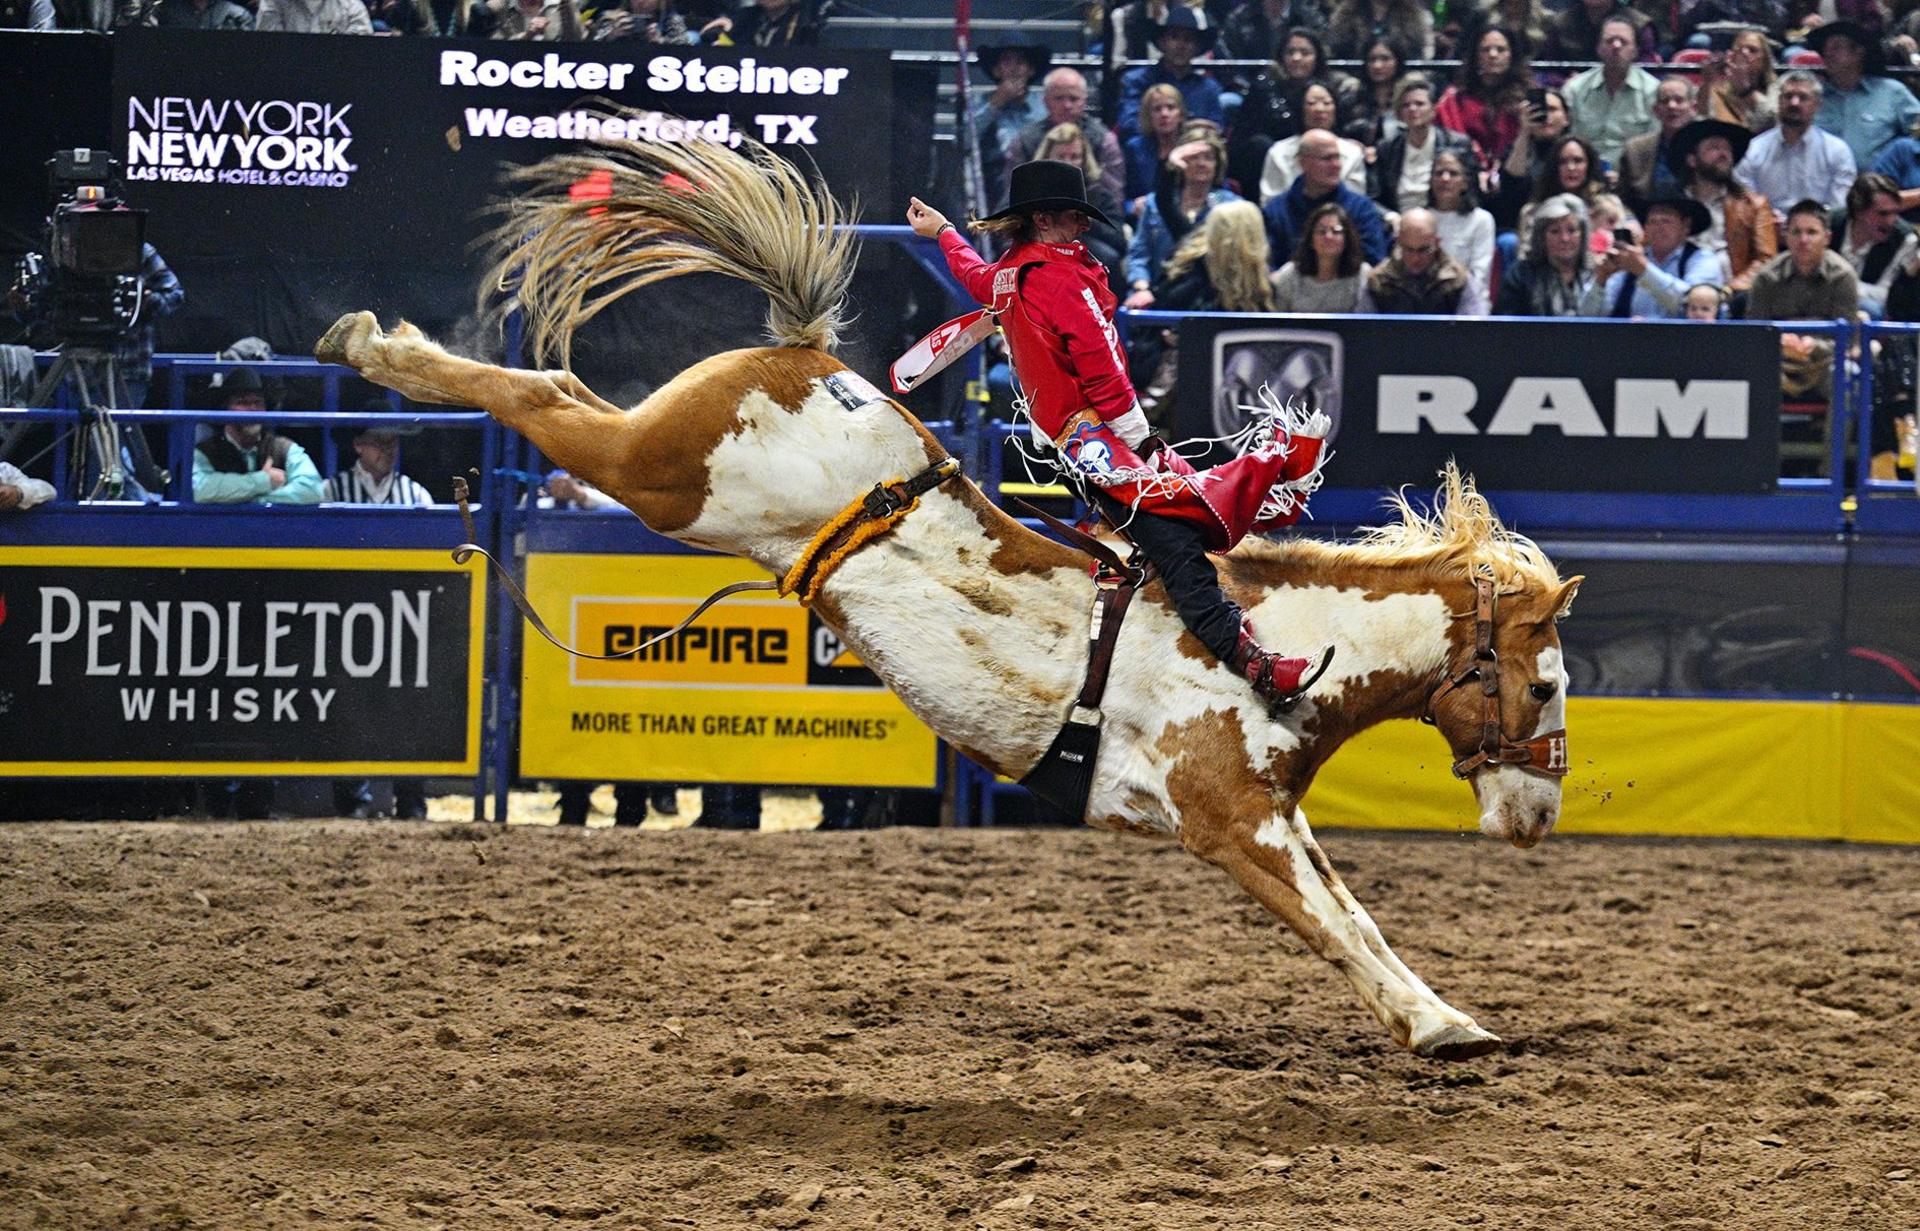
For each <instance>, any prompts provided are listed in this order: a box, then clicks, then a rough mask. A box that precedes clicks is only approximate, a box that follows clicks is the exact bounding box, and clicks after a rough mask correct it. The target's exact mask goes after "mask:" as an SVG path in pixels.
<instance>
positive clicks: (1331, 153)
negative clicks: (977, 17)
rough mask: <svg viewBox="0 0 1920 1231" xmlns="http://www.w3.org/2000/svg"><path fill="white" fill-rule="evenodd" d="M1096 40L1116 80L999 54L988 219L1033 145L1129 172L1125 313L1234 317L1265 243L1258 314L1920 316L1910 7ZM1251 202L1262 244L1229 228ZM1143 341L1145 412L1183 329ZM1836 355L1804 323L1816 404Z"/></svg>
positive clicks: (1368, 10)
mask: <svg viewBox="0 0 1920 1231" xmlns="http://www.w3.org/2000/svg"><path fill="white" fill-rule="evenodd" d="M1095 28H1096V29H1098V30H1099V31H1100V32H1101V33H1102V35H1103V36H1104V37H1105V38H1106V39H1107V40H1108V41H1109V44H1110V45H1109V48H1108V55H1107V59H1106V63H1107V64H1108V65H1109V66H1110V71H1111V72H1113V73H1117V74H1119V76H1118V84H1117V87H1116V86H1115V85H1114V84H1113V83H1111V82H1109V83H1108V85H1107V88H1106V89H1105V90H1104V92H1103V91H1102V90H1101V88H1100V83H1098V82H1095V83H1093V84H1091V85H1090V83H1089V81H1088V79H1087V76H1086V75H1085V74H1083V73H1082V72H1081V71H1080V70H1079V69H1077V68H1072V67H1067V66H1050V64H1049V62H1048V60H1047V59H1046V55H1045V53H1044V52H1043V51H1041V50H1039V49H1037V48H1021V47H1018V46H1000V47H995V48H992V49H990V50H989V51H988V52H987V53H984V54H983V56H982V61H981V63H982V67H983V68H984V69H985V70H986V71H987V72H988V73H989V75H991V76H992V77H993V78H994V79H995V81H996V82H997V83H998V86H997V88H996V89H995V91H994V92H993V94H992V96H991V97H990V98H988V99H986V100H984V101H982V102H980V103H978V105H977V112H976V119H977V120H978V121H979V124H978V131H979V132H980V133H981V134H982V145H983V149H984V156H985V158H986V160H987V162H988V164H989V166H990V169H991V174H990V175H989V176H988V177H987V180H986V182H987V183H988V184H989V185H991V186H993V187H994V188H995V189H996V190H997V192H998V193H999V196H998V198H997V199H989V201H988V202H987V204H988V206H989V208H992V207H995V206H997V205H998V204H1000V202H1001V201H1003V200H1004V193H1005V188H1006V183H1007V175H1008V173H1009V171H1010V170H1011V168H1012V166H1013V165H1015V164H1017V163H1018V162H1020V161H1023V160H1025V159H1027V158H1030V157H1033V156H1035V155H1036V154H1039V153H1040V152H1041V145H1040V142H1039V140H1038V139H1037V138H1038V136H1039V135H1040V134H1042V133H1044V134H1045V136H1046V139H1047V141H1049V142H1052V143H1057V144H1062V145H1064V146H1066V147H1068V148H1073V149H1076V150H1077V151H1079V152H1080V157H1078V158H1076V159H1074V161H1079V162H1080V163H1081V165H1082V166H1083V167H1084V168H1085V169H1086V170H1087V172H1088V176H1089V179H1090V180H1093V179H1095V178H1096V171H1097V172H1099V173H1100V175H1102V176H1106V177H1108V178H1109V179H1110V178H1111V176H1112V174H1113V172H1114V166H1115V160H1116V159H1117V160H1118V163H1119V166H1120V168H1121V170H1122V172H1123V176H1124V182H1123V184H1122V187H1121V190H1120V191H1121V199H1122V201H1123V203H1124V210H1123V215H1122V216H1123V217H1124V219H1125V225H1126V226H1127V227H1128V228H1129V229H1130V230H1131V235H1130V237H1129V241H1128V244H1127V248H1126V254H1125V257H1124V259H1123V260H1121V261H1119V262H1109V267H1110V269H1111V271H1112V276H1113V281H1114V287H1115V290H1116V292H1117V293H1119V294H1120V295H1122V296H1123V297H1124V300H1125V303H1126V304H1127V306H1129V307H1131V308H1135V309H1140V308H1150V307H1159V308H1162V309H1174V310H1187V309H1190V308H1192V307H1194V306H1196V305H1210V306H1218V305H1219V304H1221V303H1222V302H1224V300H1225V298H1226V297H1225V296H1223V295H1222V294H1221V293H1220V292H1221V288H1220V287H1219V286H1218V285H1217V284H1218V282H1219V272H1220V270H1221V269H1222V268H1223V267H1225V266H1226V265H1227V264H1228V260H1229V258H1228V256H1227V255H1225V254H1231V259H1232V260H1233V261H1234V262H1235V263H1234V264H1233V265H1232V268H1234V269H1235V270H1239V269H1243V268H1244V265H1245V262H1246V260H1248V259H1249V258H1250V254H1252V253H1254V252H1256V251H1259V252H1260V253H1261V255H1262V257H1263V259H1264V261H1265V265H1266V273H1267V286H1266V288H1265V290H1264V291H1263V292H1262V293H1260V294H1257V295H1256V294H1251V293H1249V292H1248V291H1247V288H1246V285H1245V280H1244V279H1243V278H1240V277H1237V276H1235V277H1233V278H1232V279H1231V283H1230V284H1231V285H1233V286H1234V287H1236V288H1237V289H1236V291H1235V292H1234V294H1233V296H1232V298H1233V299H1235V300H1237V301H1239V302H1244V303H1246V304H1249V305H1251V308H1250V310H1279V311H1295V312H1308V313H1344V312H1359V313H1368V312H1372V313H1423V314H1435V313H1437V314H1444V315H1484V314H1487V313H1490V312H1491V313H1497V314H1501V315H1517V316H1561V317H1611V318H1620V319H1635V318H1637V319H1654V318H1659V319H1672V320H1694V321H1713V320H1726V319H1735V318H1743V317H1744V318H1750V319H1775V320H1784V319H1796V318H1798V317H1800V316H1801V315H1806V314H1810V315H1812V316H1815V317H1818V318H1822V319H1831V318H1833V317H1835V316H1843V317H1852V316H1855V315H1858V316H1860V317H1861V318H1890V319H1900V320H1913V319H1920V238H1917V237H1916V234H1915V231H1914V229H1913V226H1912V225H1911V224H1912V222H1913V221H1914V220H1917V219H1920V132H1916V128H1915V126H1916V123H1920V99H1916V97H1915V96H1914V94H1913V91H1912V90H1911V89H1910V88H1909V87H1908V85H1907V84H1906V83H1905V82H1904V81H1903V80H1901V79H1899V78H1897V77H1895V76H1892V75H1890V72H1889V66H1890V65H1895V64H1898V65H1902V66H1908V67H1911V66H1914V65H1916V64H1920V45H1916V42H1915V36H1916V34H1920V4H1916V3H1913V2H1912V0H1906V2H1904V3H1901V4H1897V5H1895V6H1893V7H1888V6H1887V5H1885V4H1883V3H1881V2H1880V0H1852V2H1848V0H1840V2H1839V3H1837V4H1832V3H1829V4H1815V3H1811V2H1810V0H1789V2H1786V3H1781V2H1778V0H1674V2H1669V3H1654V2H1647V3H1640V4H1636V5H1633V6H1627V5H1622V4H1620V3H1618V2H1617V0H1563V2H1560V3H1552V2H1549V3H1546V4H1542V3H1541V2H1540V0H1480V2H1479V3H1473V2H1469V3H1466V4H1445V5H1441V4H1435V5H1433V6H1432V7H1429V6H1427V5H1425V4H1422V3H1418V2H1417V0H1239V2H1237V3H1220V2H1216V0H1135V2H1134V3H1127V4H1120V5H1115V6H1113V7H1112V9H1111V11H1110V12H1108V13H1107V14H1106V15H1105V17H1104V19H1103V20H1102V21H1101V22H1099V23H1098V24H1097V25H1096V27H1095ZM1142 60H1145V61H1149V62H1148V63H1145V64H1142V63H1140V61H1142ZM1436 60H1438V61H1439V62H1437V63H1436V62H1434V61H1436ZM1449 60H1451V61H1453V63H1452V64H1451V65H1449V64H1448V63H1446V61H1449ZM1420 61H1427V63H1424V64H1422V63H1420ZM1349 66H1351V68H1352V70H1353V71H1343V69H1345V68H1348V67H1349ZM1015 81H1025V82H1027V83H1028V84H1027V94H1028V97H1027V98H1026V99H1024V100H1023V99H1022V98H1021V97H1020V96H1019V93H1018V91H1017V89H1016V88H1015V87H1014V85H1013V84H1012V83H1013V82H1015ZM1101 97H1107V98H1111V99H1113V100H1114V102H1113V105H1112V106H1111V107H1110V108H1108V109H1107V110H1106V111H1105V112H1104V113H1102V112H1101V111H1100V110H1099V109H1098V108H1097V107H1095V106H1092V105H1090V100H1097V99H1099V98H1101ZM1010 116H1021V117H1025V120H1024V122H1025V125H1026V127H1025V129H1024V130H1021V131H1024V132H1025V133H1026V134H1027V135H1026V136H1025V138H1024V139H1023V138H1022V137H1021V136H1020V135H1019V134H1018V133H1017V132H1016V133H1015V135H1014V136H1012V137H1009V136H1008V135H1007V134H1008V133H1009V132H1010V131H1013V130H1012V129H1011V128H1010V126H1009V125H1010V122H1009V119H1008V117H1010ZM1075 127H1077V128H1079V129H1080V130H1081V133H1082V134H1083V135H1084V137H1085V138H1086V140H1085V141H1084V142H1082V143H1079V144H1077V145H1076V144H1075V143H1074V142H1073V141H1072V140H1071V137H1072V134H1071V132H1070V131H1069V130H1071V129H1072V128H1075ZM1240 201H1245V202H1247V203H1251V204H1257V205H1258V206H1259V207H1260V210H1261V217H1262V221H1263V223H1264V227H1263V229H1264V232H1265V235H1264V238H1265V241H1266V242H1265V244H1264V245H1260V246H1256V245H1252V244H1249V243H1247V242H1245V239H1244V230H1245V228H1244V219H1245V217H1246V215H1244V214H1239V213H1238V212H1236V214H1235V218H1236V219H1237V220H1238V221H1239V222H1240V224H1241V225H1240V227H1239V228H1238V229H1236V228H1234V227H1232V226H1228V225H1223V226H1221V227H1220V228H1218V229H1216V228H1214V227H1212V226H1210V225H1209V220H1210V218H1211V217H1212V215H1214V214H1215V213H1216V212H1218V211H1220V210H1222V209H1223V208H1224V207H1225V206H1226V205H1228V204H1230V203H1236V202H1240ZM1796 227H1798V228H1799V229H1800V230H1801V231H1804V232H1805V233H1806V234H1804V235H1802V236H1799V237H1798V238H1796V235H1795V228H1796ZM1816 232H1817V234H1816ZM1229 235H1238V236H1240V237H1241V238H1240V239H1239V240H1237V241H1236V242H1233V243H1230V244H1229V243H1224V242H1223V241H1224V240H1225V237H1227V236H1229ZM1095 254H1096V255H1097V256H1100V257H1101V258H1102V259H1103V260H1105V259H1106V255H1105V253H1104V252H1103V251H1102V250H1101V249H1100V248H1099V247H1096V248H1095ZM1209 279H1211V283H1210V282H1209ZM1816 309H1817V311H1816ZM1135 333H1136V337H1135V342H1134V354H1133V366H1134V369H1135V371H1134V375H1135V380H1136V384H1138V385H1139V386H1140V387H1141V388H1143V389H1145V390H1147V391H1148V394H1149V396H1148V397H1147V399H1146V400H1147V405H1148V407H1149V409H1150V410H1151V408H1152V406H1153V404H1154V403H1155V400H1156V399H1155V397H1154V396H1153V395H1154V394H1155V393H1157V392H1160V391H1162V390H1163V389H1164V388H1165V386H1166V385H1167V384H1168V376H1169V372H1168V369H1169V367H1170V364H1171V362H1172V361H1171V359H1170V357H1169V356H1170V352H1171V350H1172V347H1171V346H1170V345H1169V343H1170V340H1171V339H1170V338H1169V336H1168V335H1167V334H1166V333H1165V332H1164V331H1162V330H1158V329H1155V330H1136V331H1135ZM1902 349H1908V348H1902ZM1831 359H1832V355H1831V351H1830V349H1828V348H1827V347H1826V344H1825V343H1823V342H1819V341H1818V340H1817V339H1813V338H1809V337H1802V336H1799V335H1793V334H1789V335H1787V336H1786V337H1785V339H1784V341H1783V375H1782V380H1783V388H1784V389H1785V391H1786V392H1787V393H1788V395H1789V396H1790V397H1802V396H1824V395H1825V386H1824V383H1823V381H1824V379H1825V378H1824V377H1822V378H1820V379H1816V372H1815V369H1816V368H1817V367H1818V366H1819V364H1820V363H1821V362H1822V361H1826V362H1828V363H1830V362H1831ZM1860 359H1861V361H1862V362H1866V361H1869V360H1870V359H1871V357H1870V356H1861V357H1860ZM1906 367H1907V369H1908V371H1907V373H1906V374H1905V379H1904V381H1902V380H1901V379H1899V378H1900V377H1901V375H1902V374H1901V373H1898V372H1893V373H1884V375H1891V376H1894V377H1895V378H1896V379H1895V380H1894V381H1893V382H1892V383H1891V384H1889V385H1888V388H1889V389H1890V390H1894V391H1897V392H1898V394H1899V395H1900V396H1910V391H1911V373H1910V369H1911V367H1912V364H1911V362H1908V363H1907V364H1906Z"/></svg>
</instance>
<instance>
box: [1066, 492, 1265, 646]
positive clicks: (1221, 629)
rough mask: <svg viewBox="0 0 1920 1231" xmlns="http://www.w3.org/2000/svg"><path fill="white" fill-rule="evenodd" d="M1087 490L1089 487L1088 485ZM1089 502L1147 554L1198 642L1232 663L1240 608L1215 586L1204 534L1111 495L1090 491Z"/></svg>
mask: <svg viewBox="0 0 1920 1231" xmlns="http://www.w3.org/2000/svg"><path fill="white" fill-rule="evenodd" d="M1088 486H1089V487H1090V488H1091V484H1089V485H1088ZM1092 491H1093V498H1094V501H1095V503H1097V504H1098V505H1099V506H1100V512H1101V513H1102V514H1104V515H1105V516H1106V518H1107V520H1108V521H1109V522H1111V523H1112V524H1113V525H1116V526H1125V527H1126V528H1127V534H1128V535H1129V536H1131V537H1132V539H1133V541H1134V542H1136V543H1138V544H1139V545H1140V550H1141V551H1144V552H1146V553H1147V559H1149V560H1151V561H1153V567H1154V568H1155V569H1156V570H1158V572H1159V574H1160V581H1161V584H1163V585H1164V586H1166V587H1167V594H1168V596H1169V597H1171V598H1172V599H1173V607H1174V610H1176V611H1178V612H1179V613H1180V618H1181V619H1182V620H1184V621H1185V622H1186V625H1187V628H1188V629H1190V630H1191V631H1192V632H1193V635H1194V636H1196V637H1198V638H1200V643H1201V644H1202V645H1204V646H1206V647H1207V649H1209V650H1211V651H1212V652H1213V656H1214V657H1215V658H1217V659H1219V660H1220V661H1221V662H1222V663H1231V662H1232V661H1233V651H1234V648H1235V647H1236V646H1238V645H1239V643H1240V607H1239V605H1238V604H1236V603H1235V602H1234V601H1233V600H1232V599H1230V598H1228V597H1227V592H1226V591H1225V590H1222V589H1221V588H1220V574H1219V573H1217V572H1215V571H1214V568H1213V561H1211V560H1209V559H1207V548H1206V535H1205V534H1204V533H1203V532H1202V531H1201V529H1200V527H1198V526H1195V525H1192V524H1190V523H1188V522H1184V521H1180V520H1178V519H1177V518H1172V517H1156V516H1155V515H1153V514H1152V513H1146V512H1135V511H1134V510H1133V509H1131V508H1129V507H1127V506H1126V505H1124V504H1122V503H1121V502H1120V501H1118V500H1115V499H1114V498H1113V497H1112V496H1109V495H1108V494H1107V493H1105V492H1103V491H1101V490H1099V489H1098V488H1092Z"/></svg>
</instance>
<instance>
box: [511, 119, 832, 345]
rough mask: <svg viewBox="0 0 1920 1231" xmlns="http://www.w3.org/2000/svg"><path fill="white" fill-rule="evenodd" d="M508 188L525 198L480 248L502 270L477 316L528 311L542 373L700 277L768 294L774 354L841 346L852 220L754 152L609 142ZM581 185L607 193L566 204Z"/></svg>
mask: <svg viewBox="0 0 1920 1231" xmlns="http://www.w3.org/2000/svg"><path fill="white" fill-rule="evenodd" d="M601 114H603V115H604V116H607V117H609V118H611V117H624V116H627V115H630V114H632V112H630V111H627V110H621V109H606V110H604V111H603V112H602V113H601ZM506 178H507V180H508V182H509V183H510V184H512V185H513V186H514V187H515V189H516V190H517V192H516V195H515V196H513V197H511V198H509V199H507V200H505V201H503V202H501V203H500V204H499V205H498V206H497V207H496V209H497V212H498V213H499V214H501V215H502V217H503V220H502V221H501V222H500V223H499V225H498V226H496V227H495V228H494V230H493V231H492V232H491V233H490V234H488V235H487V237H486V239H485V240H484V241H483V242H484V243H485V244H486V245H487V247H488V249H489V250H490V252H491V253H492V255H493V258H494V264H493V267H492V269H491V270H490V271H489V274H488V277H487V278H486V279H485V280H484V281H483V282H482V284H481V286H482V290H481V306H482V309H483V311H486V312H489V313H492V314H498V315H504V313H505V312H507V311H509V310H511V309H513V308H516V307H517V308H519V309H520V310H521V311H522V313H523V314H524V315H525V317H526V321H527V340H528V342H529V344H530V349H531V351H532V354H533V355H534V356H535V362H545V361H548V360H557V361H559V362H560V363H561V364H562V365H565V364H566V363H567V362H568V359H569V354H570V351H571V349H572V344H573V335H574V333H575V331H576V330H578V329H579V328H580V327H581V326H582V325H585V324H586V323H587V322H588V321H590V320H592V319H593V317H594V316H596V315H598V314H599V313H600V312H601V311H602V310H603V309H605V308H606V307H607V306H608V305H610V304H611V303H613V301H615V300H616V299H619V298H620V297H621V296H623V295H626V294H627V293H628V292H630V291H636V290H639V289H640V288H641V287H644V286H650V285H652V284H653V283H655V282H660V281H664V280H665V279H668V278H677V277H679V276H680V275H682V274H692V273H710V274H719V275H721V276H723V277H728V278H737V279H740V280H741V281H744V282H747V283H749V284H751V285H753V286H756V287H759V288H760V290H762V291H763V292H765V293H766V296H767V301H768V302H767V336H768V338H769V340H770V341H771V342H772V343H773V344H774V345H775V346H796V347H812V348H815V349H819V350H825V351H831V350H832V349H833V347H834V345H835V343H836V342H837V341H838V340H839V334H840V329H841V326H842V324H843V323H844V315H845V309H846V298H847V287H848V284H849V283H850V282H851V280H852V278H853V268H854V260H855V257H856V255H857V253H858V250H859V245H858V243H857V241H856V240H855V239H854V236H853V232H852V230H851V229H841V228H842V224H843V223H849V222H851V221H853V218H852V209H851V208H848V209H842V208H841V207H840V205H839V204H838V203H836V202H835V201H834V199H833V197H832V196H831V195H829V194H828V192H827V190H826V187H825V186H824V185H823V184H821V183H820V182H819V181H818V180H816V179H810V178H809V177H808V176H806V175H804V174H803V173H802V172H800V171H799V170H798V169H797V168H795V167H794V165H793V164H792V163H789V162H787V161H786V160H785V159H783V158H781V157H780V156H779V155H778V154H775V153H773V152H772V151H771V150H769V149H767V148H766V147H765V146H763V145H761V144H760V143H759V142H757V141H752V140H742V142H741V144H740V148H739V149H738V150H734V149H731V148H728V147H727V146H724V145H720V144H718V143H714V142H707V141H686V142H658V143H651V142H641V141H615V140H602V141H599V142H597V143H596V144H595V145H594V147H593V148H592V149H591V150H590V151H588V152H584V153H578V154H559V155H555V156H554V157H551V158H548V159H545V160H543V161H541V162H539V163H536V164H534V165H533V166H530V167H517V168H511V169H509V170H508V171H507V173H506ZM581 184H601V185H605V186H606V188H607V189H608V190H609V191H608V192H607V193H606V194H605V195H600V194H578V193H577V192H575V191H570V190H574V189H576V188H577V186H578V185H581ZM496 296H498V298H497V299H496Z"/></svg>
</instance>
